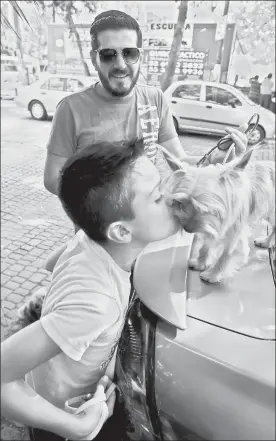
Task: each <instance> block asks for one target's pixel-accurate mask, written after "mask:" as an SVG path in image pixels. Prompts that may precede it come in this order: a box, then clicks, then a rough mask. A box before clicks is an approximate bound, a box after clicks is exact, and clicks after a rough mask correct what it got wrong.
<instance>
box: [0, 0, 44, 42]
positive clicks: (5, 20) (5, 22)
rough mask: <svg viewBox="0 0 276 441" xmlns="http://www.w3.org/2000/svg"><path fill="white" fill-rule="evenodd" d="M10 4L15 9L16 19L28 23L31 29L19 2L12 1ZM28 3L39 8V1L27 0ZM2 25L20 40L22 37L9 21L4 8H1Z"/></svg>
mask: <svg viewBox="0 0 276 441" xmlns="http://www.w3.org/2000/svg"><path fill="white" fill-rule="evenodd" d="M8 3H10V5H12V7H13V11H14V14H15V15H14V17H17V19H20V20H22V22H24V23H26V24H27V25H28V26H29V27H31V26H30V23H29V21H28V20H27V18H26V16H25V14H24V12H23V10H22V8H21V6H20V5H19V4H18V2H16V1H13V0H10V1H9V2H8ZM20 3H21V2H20ZM26 3H32V4H33V5H34V6H36V7H39V2H38V1H32V0H26ZM15 20H16V19H15ZM1 25H2V26H6V27H8V28H9V29H11V30H12V31H13V32H14V33H15V34H16V36H17V38H19V39H20V35H19V34H18V29H15V27H14V26H13V24H12V23H11V22H10V21H9V19H8V17H6V16H5V14H4V13H3V11H2V8H1Z"/></svg>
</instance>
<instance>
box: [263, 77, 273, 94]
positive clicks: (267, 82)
mask: <svg viewBox="0 0 276 441" xmlns="http://www.w3.org/2000/svg"><path fill="white" fill-rule="evenodd" d="M273 86H274V83H273V81H272V80H271V79H270V78H265V79H264V80H263V82H262V84H261V94H262V95H271V94H272V90H273Z"/></svg>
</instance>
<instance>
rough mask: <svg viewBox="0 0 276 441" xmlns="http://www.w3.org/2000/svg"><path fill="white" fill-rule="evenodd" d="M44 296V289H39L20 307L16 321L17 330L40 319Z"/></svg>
mask: <svg viewBox="0 0 276 441" xmlns="http://www.w3.org/2000/svg"><path fill="white" fill-rule="evenodd" d="M45 294H46V288H40V289H39V290H37V291H36V292H35V293H34V294H33V295H32V296H31V297H30V298H29V299H28V300H27V301H26V302H25V303H24V304H23V305H22V306H21V307H20V309H19V310H18V312H17V320H16V327H17V328H18V330H19V329H22V328H25V327H26V326H28V325H30V324H32V323H34V322H36V321H37V320H39V319H40V317H41V311H42V305H43V301H44V298H45Z"/></svg>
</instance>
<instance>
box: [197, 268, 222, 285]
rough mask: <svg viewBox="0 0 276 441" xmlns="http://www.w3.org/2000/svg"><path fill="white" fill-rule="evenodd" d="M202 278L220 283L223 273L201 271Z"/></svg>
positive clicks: (204, 280) (205, 280) (208, 281)
mask: <svg viewBox="0 0 276 441" xmlns="http://www.w3.org/2000/svg"><path fill="white" fill-rule="evenodd" d="M199 277H200V278H201V280H203V282H207V283H220V282H221V281H222V279H223V277H222V274H213V273H212V272H211V271H208V270H207V271H203V272H202V273H200V276H199Z"/></svg>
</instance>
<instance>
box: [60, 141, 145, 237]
mask: <svg viewBox="0 0 276 441" xmlns="http://www.w3.org/2000/svg"><path fill="white" fill-rule="evenodd" d="M143 152H144V150H143V141H139V140H136V141H134V142H133V143H124V142H121V143H112V144H109V143H101V144H94V145H91V146H89V147H86V148H84V149H81V150H80V151H78V152H77V153H75V154H74V155H73V156H72V157H71V158H69V159H68V160H67V161H66V163H65V165H64V167H63V168H62V170H61V174H60V179H59V188H58V197H59V199H60V200H61V203H62V205H63V208H64V210H65V212H66V213H67V215H68V216H69V217H70V219H71V220H72V221H73V222H74V224H76V225H77V226H78V227H80V228H81V229H82V230H83V231H84V232H85V233H86V234H87V236H89V237H90V238H91V239H93V240H95V241H97V242H104V241H106V239H107V237H106V231H107V228H108V226H109V225H110V224H111V223H113V222H116V221H120V220H123V219H124V220H130V219H133V217H134V214H133V211H132V207H131V202H132V199H133V197H134V194H133V189H132V185H131V171H132V169H133V167H134V164H135V162H136V160H137V159H138V157H140V156H141V155H142V154H143Z"/></svg>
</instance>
